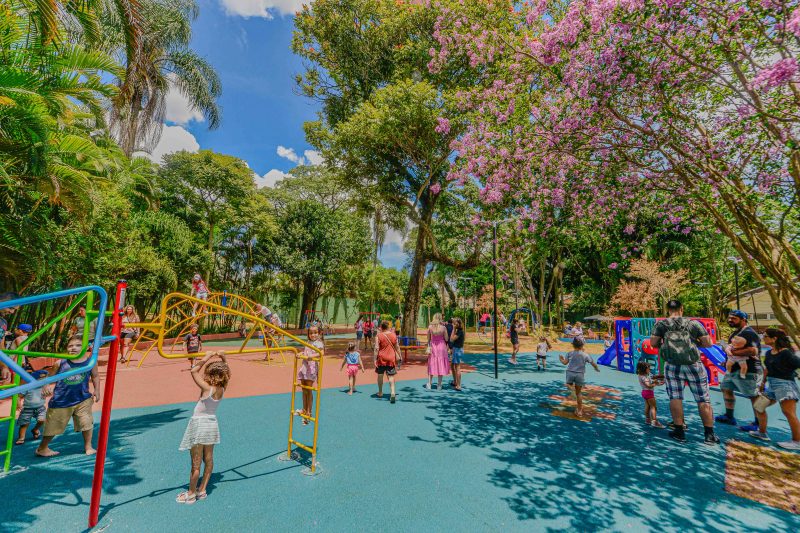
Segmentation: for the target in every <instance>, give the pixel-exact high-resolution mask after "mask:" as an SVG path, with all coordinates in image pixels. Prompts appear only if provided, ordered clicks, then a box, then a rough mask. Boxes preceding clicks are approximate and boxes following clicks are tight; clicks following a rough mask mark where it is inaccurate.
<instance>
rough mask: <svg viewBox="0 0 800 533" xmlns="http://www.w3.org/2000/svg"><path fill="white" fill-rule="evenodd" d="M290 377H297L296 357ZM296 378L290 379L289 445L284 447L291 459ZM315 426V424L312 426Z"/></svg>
mask: <svg viewBox="0 0 800 533" xmlns="http://www.w3.org/2000/svg"><path fill="white" fill-rule="evenodd" d="M292 372H293V373H292V376H297V357H295V358H294V368H293V370H292ZM295 379H296V378H294V377H293V378H292V403H291V406H290V408H289V443H288V444H287V446H286V456H287V457H289V458H291V457H292V433H293V431H294V400H295V396H296V395H297V382H296V381H295ZM314 425H315V426H316V424H314Z"/></svg>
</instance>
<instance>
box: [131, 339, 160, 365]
mask: <svg viewBox="0 0 800 533" xmlns="http://www.w3.org/2000/svg"><path fill="white" fill-rule="evenodd" d="M155 347H156V339H153V342H152V343H151V344H150V346H148V347H147V351H146V352H144V353H143V354H142V358H141V359H139V363H138V364H137V365H136V368H142V365H143V364H144V360H145V359H147V356H148V355H150V352H152V351H153V348H155Z"/></svg>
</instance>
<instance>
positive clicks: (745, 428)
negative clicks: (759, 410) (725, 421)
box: [739, 423, 758, 433]
mask: <svg viewBox="0 0 800 533" xmlns="http://www.w3.org/2000/svg"><path fill="white" fill-rule="evenodd" d="M739 429H740V430H741V431H747V432H748V433H752V432H754V431H758V423H753V424H747V425H746V426H739Z"/></svg>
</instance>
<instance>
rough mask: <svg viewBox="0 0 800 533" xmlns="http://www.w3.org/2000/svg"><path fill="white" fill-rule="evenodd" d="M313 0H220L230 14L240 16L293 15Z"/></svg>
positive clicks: (270, 16)
mask: <svg viewBox="0 0 800 533" xmlns="http://www.w3.org/2000/svg"><path fill="white" fill-rule="evenodd" d="M310 1H311V0H220V3H221V4H222V7H224V8H225V12H226V13H227V14H228V15H238V16H240V17H261V18H265V19H271V18H273V12H274V11H277V12H278V13H279V14H280V15H291V14H293V13H295V12H297V11H299V10H300V9H301V8H302V7H303V4H304V3H306V4H307V3H308V2H310Z"/></svg>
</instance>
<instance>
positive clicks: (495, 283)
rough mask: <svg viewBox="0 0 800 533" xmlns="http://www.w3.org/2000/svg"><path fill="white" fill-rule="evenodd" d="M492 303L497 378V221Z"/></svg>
mask: <svg viewBox="0 0 800 533" xmlns="http://www.w3.org/2000/svg"><path fill="white" fill-rule="evenodd" d="M492 286H493V291H492V293H493V294H492V305H493V307H494V322H493V323H492V326H493V327H492V331H493V333H492V337H493V338H494V379H497V222H495V223H493V224H492Z"/></svg>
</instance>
